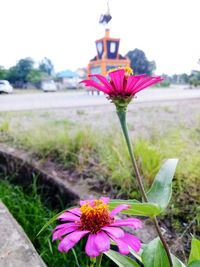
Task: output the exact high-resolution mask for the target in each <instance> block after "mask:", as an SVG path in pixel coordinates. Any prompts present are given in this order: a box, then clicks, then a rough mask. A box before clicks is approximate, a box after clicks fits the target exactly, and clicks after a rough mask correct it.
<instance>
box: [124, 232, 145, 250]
mask: <svg viewBox="0 0 200 267" xmlns="http://www.w3.org/2000/svg"><path fill="white" fill-rule="evenodd" d="M120 240H122V241H123V242H125V243H126V244H127V245H128V246H130V247H131V248H132V249H133V250H135V251H136V252H138V251H139V250H140V248H141V242H140V240H139V238H138V237H136V236H134V235H131V234H129V233H125V235H124V237H122V238H120Z"/></svg>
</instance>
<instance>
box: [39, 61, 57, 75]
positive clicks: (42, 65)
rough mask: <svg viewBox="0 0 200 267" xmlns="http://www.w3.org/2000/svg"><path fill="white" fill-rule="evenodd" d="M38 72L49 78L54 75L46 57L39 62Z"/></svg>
mask: <svg viewBox="0 0 200 267" xmlns="http://www.w3.org/2000/svg"><path fill="white" fill-rule="evenodd" d="M39 70H40V71H41V72H44V73H47V74H48V75H49V76H52V75H53V73H54V66H53V63H52V62H51V60H50V59H49V58H47V57H45V58H43V60H42V61H41V62H40V65H39Z"/></svg>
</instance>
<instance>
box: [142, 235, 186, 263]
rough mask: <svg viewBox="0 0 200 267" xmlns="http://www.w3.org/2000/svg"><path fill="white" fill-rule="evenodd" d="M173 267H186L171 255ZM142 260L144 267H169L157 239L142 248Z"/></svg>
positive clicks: (162, 248) (164, 252)
mask: <svg viewBox="0 0 200 267" xmlns="http://www.w3.org/2000/svg"><path fill="white" fill-rule="evenodd" d="M171 257H172V261H173V267H186V266H185V264H184V263H182V262H181V261H180V260H179V259H178V258H177V257H175V256H174V255H173V254H171ZM142 260H143V263H144V266H145V267H170V264H169V260H168V257H167V253H166V251H165V249H164V247H163V244H162V242H161V241H160V239H159V238H158V237H157V238H155V239H154V240H152V241H151V242H150V243H149V244H148V245H145V246H144V249H143V253H142Z"/></svg>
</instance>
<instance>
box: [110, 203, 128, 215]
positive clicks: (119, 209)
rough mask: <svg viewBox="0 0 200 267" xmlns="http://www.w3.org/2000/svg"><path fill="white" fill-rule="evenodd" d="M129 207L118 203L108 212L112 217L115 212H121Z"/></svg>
mask: <svg viewBox="0 0 200 267" xmlns="http://www.w3.org/2000/svg"><path fill="white" fill-rule="evenodd" d="M129 207H130V206H129V205H127V204H120V205H119V206H117V207H115V208H114V209H113V210H112V211H111V212H110V216H111V217H114V216H115V215H116V214H117V213H119V212H121V211H122V210H127V209H128V208H129Z"/></svg>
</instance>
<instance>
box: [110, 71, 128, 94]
mask: <svg viewBox="0 0 200 267" xmlns="http://www.w3.org/2000/svg"><path fill="white" fill-rule="evenodd" d="M124 74H125V70H124V69H119V70H115V71H112V72H110V73H109V74H108V75H109V76H110V78H111V81H112V82H113V84H114V91H115V92H118V93H121V92H123V91H124Z"/></svg>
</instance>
